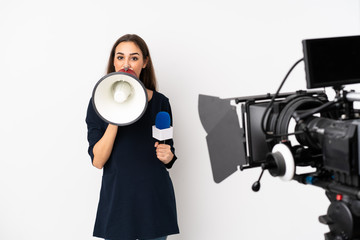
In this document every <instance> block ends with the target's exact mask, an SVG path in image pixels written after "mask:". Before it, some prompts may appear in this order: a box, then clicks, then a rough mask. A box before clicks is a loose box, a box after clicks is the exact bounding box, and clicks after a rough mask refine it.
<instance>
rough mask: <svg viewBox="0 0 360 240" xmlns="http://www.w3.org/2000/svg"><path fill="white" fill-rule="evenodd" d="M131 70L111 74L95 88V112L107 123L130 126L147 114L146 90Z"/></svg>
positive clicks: (93, 97)
mask: <svg viewBox="0 0 360 240" xmlns="http://www.w3.org/2000/svg"><path fill="white" fill-rule="evenodd" d="M129 70H130V69H129ZM129 70H128V71H126V72H124V71H123V72H114V73H109V74H107V75H105V76H104V77H102V78H101V79H100V80H99V81H98V82H97V84H96V85H95V87H94V90H93V94H92V102H93V106H94V109H95V112H96V113H97V114H98V115H99V117H100V118H101V119H103V120H104V121H105V122H107V123H111V124H114V125H118V126H126V125H130V124H132V123H134V122H136V121H137V120H139V119H140V118H141V116H142V115H143V114H144V113H145V110H146V107H147V103H148V100H147V99H148V98H147V92H146V88H145V87H144V85H143V83H142V82H141V81H140V80H139V79H138V78H137V77H136V75H135V73H133V72H132V71H129ZM129 72H130V73H129Z"/></svg>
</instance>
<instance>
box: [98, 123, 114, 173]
mask: <svg viewBox="0 0 360 240" xmlns="http://www.w3.org/2000/svg"><path fill="white" fill-rule="evenodd" d="M117 130H118V126H116V125H113V124H109V125H108V127H107V128H106V131H105V133H104V135H103V136H102V138H101V139H100V140H99V141H98V142H97V143H96V144H95V146H94V148H93V154H94V159H93V166H94V167H96V168H98V169H102V168H103V167H104V165H105V163H106V162H107V160H108V159H109V157H110V155H111V152H112V149H113V146H114V141H115V138H116V134H117Z"/></svg>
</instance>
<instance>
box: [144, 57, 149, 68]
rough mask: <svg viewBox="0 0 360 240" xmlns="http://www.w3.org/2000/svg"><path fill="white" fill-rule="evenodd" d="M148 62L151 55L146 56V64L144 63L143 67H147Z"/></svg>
mask: <svg viewBox="0 0 360 240" xmlns="http://www.w3.org/2000/svg"><path fill="white" fill-rule="evenodd" d="M148 62H149V57H146V59H145V61H144V64H143V68H146V65H147V64H148Z"/></svg>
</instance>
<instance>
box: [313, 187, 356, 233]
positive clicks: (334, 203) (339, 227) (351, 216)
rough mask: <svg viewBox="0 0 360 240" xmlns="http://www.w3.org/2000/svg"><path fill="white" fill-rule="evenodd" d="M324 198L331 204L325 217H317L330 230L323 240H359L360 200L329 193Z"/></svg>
mask: <svg viewBox="0 0 360 240" xmlns="http://www.w3.org/2000/svg"><path fill="white" fill-rule="evenodd" d="M326 196H327V197H328V198H329V200H330V202H331V203H330V206H329V208H328V211H327V215H323V216H320V217H319V221H320V222H321V223H323V224H326V225H328V226H329V228H330V232H328V233H325V240H360V200H358V199H357V198H354V197H350V195H345V194H336V193H333V192H330V191H326Z"/></svg>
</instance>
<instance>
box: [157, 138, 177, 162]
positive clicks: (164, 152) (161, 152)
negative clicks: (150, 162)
mask: <svg viewBox="0 0 360 240" xmlns="http://www.w3.org/2000/svg"><path fill="white" fill-rule="evenodd" d="M154 147H156V156H157V158H158V159H159V160H160V161H162V162H163V163H164V164H168V163H169V162H170V161H171V160H172V159H173V157H174V154H173V153H172V152H171V149H170V145H167V144H159V142H156V143H155V146H154Z"/></svg>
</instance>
